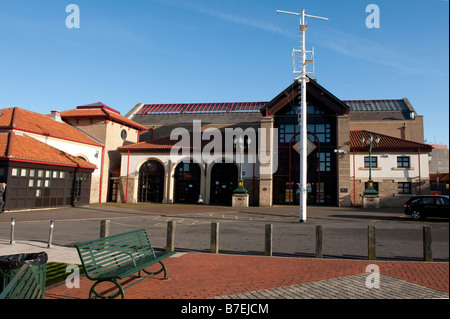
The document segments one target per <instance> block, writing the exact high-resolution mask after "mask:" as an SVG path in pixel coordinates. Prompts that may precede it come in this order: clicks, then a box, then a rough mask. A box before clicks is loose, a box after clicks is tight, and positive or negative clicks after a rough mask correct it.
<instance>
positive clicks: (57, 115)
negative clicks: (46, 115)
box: [51, 111, 62, 123]
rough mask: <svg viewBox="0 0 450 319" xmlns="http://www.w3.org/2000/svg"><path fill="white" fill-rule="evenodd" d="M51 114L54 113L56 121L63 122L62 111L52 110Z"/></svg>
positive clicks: (53, 117)
mask: <svg viewBox="0 0 450 319" xmlns="http://www.w3.org/2000/svg"><path fill="white" fill-rule="evenodd" d="M51 115H52V119H53V120H55V121H56V122H61V123H62V119H61V111H51Z"/></svg>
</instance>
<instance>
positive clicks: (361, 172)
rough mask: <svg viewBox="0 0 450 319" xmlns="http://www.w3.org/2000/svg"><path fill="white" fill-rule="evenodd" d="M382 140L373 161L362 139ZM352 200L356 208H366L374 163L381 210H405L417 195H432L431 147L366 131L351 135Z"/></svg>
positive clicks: (354, 132) (351, 133)
mask: <svg viewBox="0 0 450 319" xmlns="http://www.w3.org/2000/svg"><path fill="white" fill-rule="evenodd" d="M370 135H372V136H373V137H378V138H379V139H380V142H379V144H377V145H376V146H374V148H373V149H372V156H371V158H369V154H368V149H367V146H362V143H361V138H362V137H364V138H365V139H366V140H367V139H368V138H369V136H370ZM350 150H351V158H350V166H351V180H352V187H351V196H352V204H353V205H354V206H361V205H362V195H363V194H364V191H365V190H366V188H367V187H368V185H367V182H368V179H369V165H370V160H371V161H372V162H371V170H372V180H373V182H374V183H373V184H374V185H373V187H374V189H375V190H376V191H378V194H379V197H380V205H381V206H401V205H402V204H404V203H405V202H406V201H407V200H408V199H409V198H410V197H411V195H413V194H429V193H430V177H429V169H428V154H429V152H430V151H431V146H430V145H428V144H422V143H417V142H413V141H408V140H405V139H401V138H396V137H392V136H388V135H385V134H380V133H376V132H369V131H366V130H354V131H350Z"/></svg>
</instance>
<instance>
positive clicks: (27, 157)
mask: <svg viewBox="0 0 450 319" xmlns="http://www.w3.org/2000/svg"><path fill="white" fill-rule="evenodd" d="M0 160H14V161H19V162H33V163H44V164H51V165H62V166H71V167H83V168H90V169H96V168H97V166H96V165H94V164H92V163H90V162H87V161H85V160H83V159H81V158H78V157H76V156H73V155H70V154H68V153H66V152H63V151H61V150H59V149H57V148H55V147H53V146H50V145H48V144H45V143H43V142H41V141H38V140H36V139H34V138H32V137H30V136H27V135H22V134H16V133H15V132H9V133H0Z"/></svg>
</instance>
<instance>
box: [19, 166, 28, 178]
mask: <svg viewBox="0 0 450 319" xmlns="http://www.w3.org/2000/svg"><path fill="white" fill-rule="evenodd" d="M20 176H27V169H26V168H22V169H21V170H20Z"/></svg>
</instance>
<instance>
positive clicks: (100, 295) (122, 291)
mask: <svg viewBox="0 0 450 319" xmlns="http://www.w3.org/2000/svg"><path fill="white" fill-rule="evenodd" d="M102 282H112V283H113V284H114V285H115V286H116V287H117V288H118V289H119V291H117V292H116V293H114V294H112V295H110V296H104V295H102V294H101V293H99V292H98V291H97V290H95V287H97V285H98V284H100V283H102ZM94 295H95V297H96V298H100V299H115V298H117V297H118V296H122V299H125V292H124V290H123V288H122V286H121V285H120V284H119V283H118V282H117V280H116V279H111V280H98V281H97V282H96V283H95V284H93V285H92V287H91V290H90V291H89V299H94Z"/></svg>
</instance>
